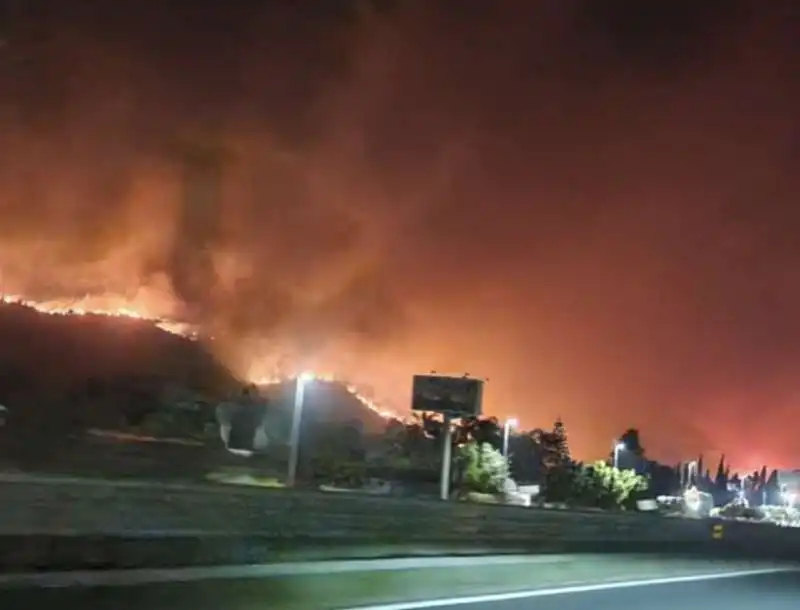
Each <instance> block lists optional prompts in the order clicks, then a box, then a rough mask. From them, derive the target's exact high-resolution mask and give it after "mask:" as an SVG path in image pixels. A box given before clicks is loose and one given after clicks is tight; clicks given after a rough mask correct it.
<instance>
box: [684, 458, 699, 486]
mask: <svg viewBox="0 0 800 610" xmlns="http://www.w3.org/2000/svg"><path fill="white" fill-rule="evenodd" d="M695 478H697V460H692V461H691V462H689V463H688V464H687V465H686V489H689V488H690V487H692V485H693V481H694V479H695Z"/></svg>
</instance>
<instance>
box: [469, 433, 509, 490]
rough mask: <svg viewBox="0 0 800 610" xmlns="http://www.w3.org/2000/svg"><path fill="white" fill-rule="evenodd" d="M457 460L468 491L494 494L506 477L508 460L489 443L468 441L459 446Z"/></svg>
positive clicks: (500, 487) (502, 484)
mask: <svg viewBox="0 0 800 610" xmlns="http://www.w3.org/2000/svg"><path fill="white" fill-rule="evenodd" d="M457 459H458V462H459V466H460V467H461V468H462V471H463V482H464V486H465V487H466V489H467V490H468V491H472V492H477V493H483V494H495V493H500V492H502V491H503V488H504V485H505V482H506V479H507V478H508V460H507V459H506V458H505V456H504V455H503V454H502V453H500V452H499V451H498V450H497V449H495V448H494V447H492V446H491V445H490V444H489V443H482V444H479V443H476V442H470V443H466V444H465V445H462V446H461V447H459V450H458V457H457Z"/></svg>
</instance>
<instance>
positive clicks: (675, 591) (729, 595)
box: [358, 572, 800, 610]
mask: <svg viewBox="0 0 800 610" xmlns="http://www.w3.org/2000/svg"><path fill="white" fill-rule="evenodd" d="M628 584H634V583H628ZM798 600H800V573H798V572H777V573H769V574H756V575H743V576H739V577H736V578H722V579H709V580H705V579H703V580H696V581H693V582H692V581H689V582H687V581H676V582H671V583H659V584H640V583H637V584H635V585H634V586H625V584H624V583H620V585H619V586H613V585H611V586H603V587H602V588H601V589H597V588H596V587H594V586H592V585H583V586H580V585H579V586H571V587H563V588H556V589H540V590H538V591H537V590H532V591H528V592H518V593H511V594H507V595H503V594H498V595H493V596H484V597H482V598H462V599H458V598H453V599H451V600H436V601H428V602H427V603H426V602H412V603H394V604H383V605H373V606H362V607H360V608H359V609H358V610H427V609H433V608H441V609H442V610H447V609H448V608H454V609H458V610H617V609H618V608H642V609H643V610H645V609H646V610H675V609H676V608H680V609H681V610H794V609H795V608H797V607H798V603H800V602H799V601H798Z"/></svg>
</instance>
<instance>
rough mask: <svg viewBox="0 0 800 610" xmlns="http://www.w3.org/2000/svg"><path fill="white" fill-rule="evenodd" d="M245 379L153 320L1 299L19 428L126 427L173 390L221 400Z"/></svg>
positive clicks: (2, 374)
mask: <svg viewBox="0 0 800 610" xmlns="http://www.w3.org/2000/svg"><path fill="white" fill-rule="evenodd" d="M241 385H242V382H241V381H240V380H237V379H236V378H235V377H234V375H232V374H231V373H230V371H228V370H227V369H226V368H225V367H223V366H222V365H221V364H220V363H219V362H218V361H216V360H215V359H214V358H213V356H211V354H209V353H208V352H207V351H206V350H205V349H203V347H202V345H201V344H200V343H198V342H196V341H192V340H190V339H188V338H186V337H182V336H180V335H176V334H172V333H169V332H167V331H165V330H162V329H161V328H159V327H157V326H156V325H155V324H153V323H152V322H149V321H146V320H138V319H135V318H125V317H112V316H104V315H51V314H47V313H42V312H39V311H36V310H35V309H33V308H31V307H27V306H25V305H19V304H13V303H0V404H3V405H5V406H6V407H8V409H9V410H10V412H11V417H10V419H11V422H12V423H13V426H14V428H15V429H16V430H22V429H39V430H43V429H49V430H53V431H56V430H58V431H63V432H65V431H69V430H70V429H85V428H89V427H103V428H106V427H110V428H124V427H127V426H129V425H130V424H131V422H132V421H135V420H136V419H137V418H141V417H142V416H143V414H144V413H145V412H146V411H147V410H149V409H152V408H153V407H154V406H158V405H160V404H161V402H162V401H163V397H164V395H165V393H166V394H169V395H171V396H175V395H182V394H183V395H186V394H188V395H195V396H197V397H199V398H201V399H205V400H209V401H214V400H216V399H218V398H220V397H222V396H224V395H226V394H229V393H230V392H233V391H236V389H238V388H240V387H241Z"/></svg>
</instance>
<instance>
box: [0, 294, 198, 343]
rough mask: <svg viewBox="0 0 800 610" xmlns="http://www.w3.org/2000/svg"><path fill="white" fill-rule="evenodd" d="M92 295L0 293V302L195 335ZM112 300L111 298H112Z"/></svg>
mask: <svg viewBox="0 0 800 610" xmlns="http://www.w3.org/2000/svg"><path fill="white" fill-rule="evenodd" d="M92 300H93V299H92V297H84V298H82V299H76V300H69V301H68V300H63V301H61V300H52V301H32V300H29V299H26V298H24V297H21V296H19V295H0V303H5V304H8V305H22V306H24V307H29V308H31V309H33V310H35V311H38V312H40V313H46V314H49V315H54V316H107V317H110V318H127V319H130V320H141V321H143V322H149V323H151V324H153V325H155V326H157V327H158V328H160V329H162V330H164V331H166V332H168V333H172V334H173V335H181V336H183V337H188V338H190V339H194V338H195V337H196V335H197V333H196V331H195V329H194V328H193V327H192V326H191V325H190V324H185V323H182V322H176V321H173V320H165V319H163V318H161V317H159V316H155V315H151V314H149V313H148V312H146V311H142V310H141V308H138V307H137V308H133V307H131V306H129V305H120V306H118V307H113V306H111V307H109V306H99V305H93V303H92ZM112 300H113V299H112Z"/></svg>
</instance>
